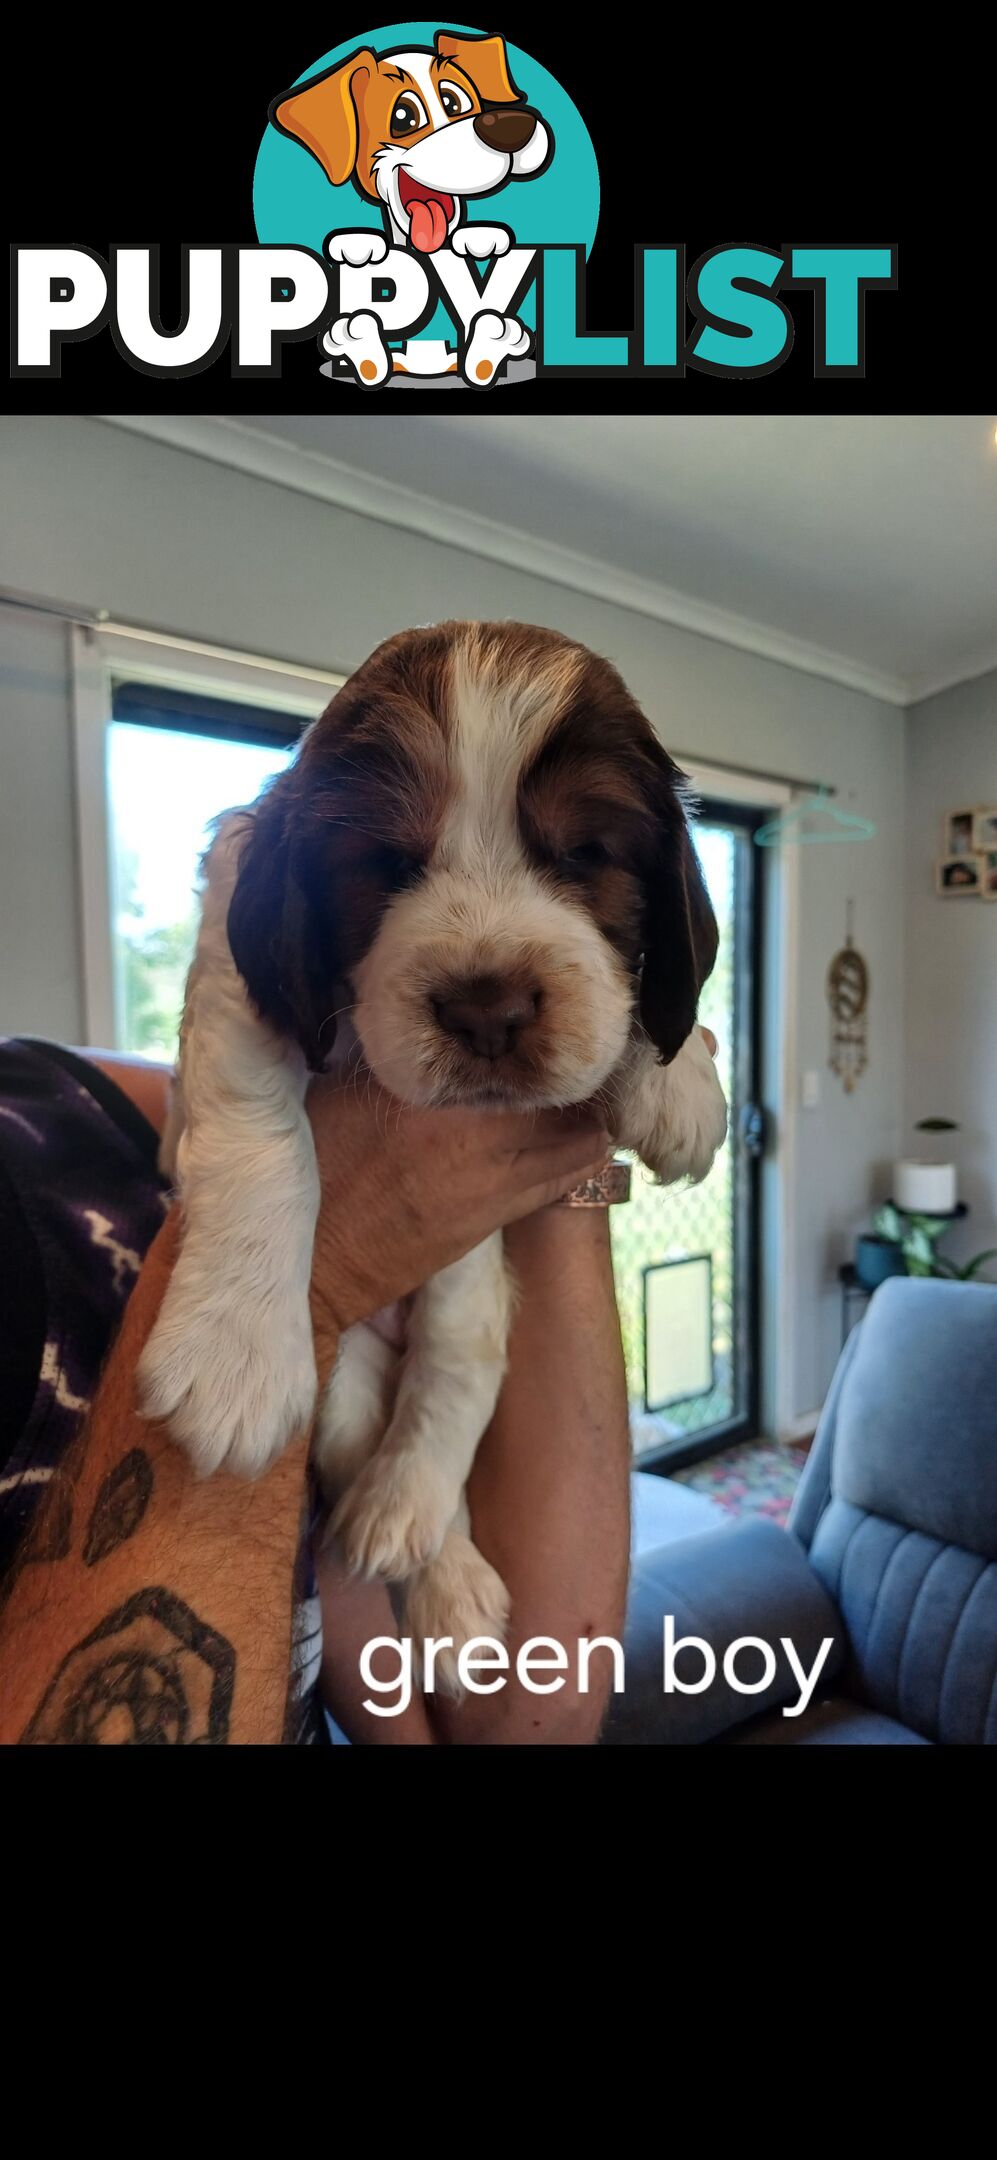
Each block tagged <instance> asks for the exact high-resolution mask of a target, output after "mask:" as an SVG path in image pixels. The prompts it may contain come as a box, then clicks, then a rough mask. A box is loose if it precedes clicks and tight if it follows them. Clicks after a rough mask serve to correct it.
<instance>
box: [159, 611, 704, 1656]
mask: <svg viewBox="0 0 997 2160" xmlns="http://www.w3.org/2000/svg"><path fill="white" fill-rule="evenodd" d="M716 944H717V932H716V924H715V921H714V918H713V913H712V909H711V907H710V903H709V899H708V896H707V893H706V889H705V886H704V883H703V878H702V874H701V872H700V869H699V866H698V863H697V859H696V855H695V852H694V849H693V847H692V843H691V840H690V837H689V831H688V826H687V822H686V813H685V807H684V803H683V797H682V776H681V774H680V773H679V771H678V768H677V767H676V766H675V765H674V764H673V762H672V760H671V758H670V757H669V756H668V754H667V752H666V751H665V750H663V749H662V747H661V745H660V744H659V742H658V741H657V738H656V736H655V734H654V732H653V730H652V728H651V727H650V725H649V723H648V721H647V720H646V719H645V717H644V715H643V713H642V712H641V711H640V709H639V707H638V706H637V704H636V703H635V701H634V699H633V698H632V697H631V696H630V694H629V692H628V691H627V689H626V687H625V685H624V683H623V682H622V680H621V678H620V676H619V675H618V673H617V672H616V669H615V668H614V667H613V666H611V664H610V663H609V662H608V661H607V660H604V659H600V658H599V657H598V656H597V655H595V654H594V653H591V652H589V651H587V650H586V648H585V647H583V646H581V645H578V644H575V643H573V642H571V641H570V640H568V639H567V638H564V637H561V636H560V635H558V634H557V633H555V632H553V631H549V630H543V629H539V628H536V627H533V626H531V625H527V624H521V623H443V624H440V625H438V626H436V627H433V628H429V629H422V630H408V631H404V632H402V633H401V634H400V635H399V636H397V637H393V638H390V639H389V640H388V641H387V643H385V644H384V645H382V646H380V647H379V648H378V650H377V651H376V652H375V653H374V654H373V655H372V656H371V658H370V659H369V660H368V661H366V662H365V663H364V665H363V666H362V667H361V668H359V669H358V670H357V672H356V673H355V674H354V675H353V676H352V677H351V678H350V680H349V682H347V683H346V684H345V686H344V687H343V689H342V690H340V691H339V692H338V694H337V695H336V697H334V698H333V700H332V703H331V704H330V706H329V708H328V710H327V712H326V713H325V714H324V715H323V717H322V719H321V720H319V721H317V722H316V723H315V725H314V726H313V727H312V729H311V730H310V731H309V733H308V735H307V736H306V737H305V740H304V742H303V744H302V747H301V750H300V753H299V755H298V758H297V760H296V762H295V764H294V765H293V766H292V767H291V768H290V769H289V771H288V772H287V773H286V774H284V775H283V776H282V777H281V779H280V780H278V781H277V782H276V784H275V785H274V786H272V788H271V789H270V791H269V793H267V794H266V795H265V796H264V797H263V798H261V801H260V803H259V804H258V805H257V807H256V808H255V810H251V811H248V812H237V813H233V814H232V815H231V816H230V817H229V818H228V819H226V820H224V821H223V822H222V826H221V829H220V831H219V834H218V837H217V839H216V841H215V843H214V845H213V847H212V849H211V850H210V853H209V856H208V858H207V886H206V892H205V898H204V915H203V923H202V930H201V935H200V939H199V943H198V951H197V957H196V960H195V964H194V967H193V969H192V971H191V978H190V983H189V986H188V998H187V1006H186V1011H185V1017H184V1026H183V1036H182V1055H181V1066H180V1096H181V1110H180V1113H179V1117H178V1120H177V1122H176V1123H175V1124H174V1127H173V1129H172V1132H171V1135H170V1138H169V1143H168V1145H169V1150H170V1151H171V1152H172V1151H173V1150H174V1149H175V1155H176V1170H177V1174H178V1179H179V1183H180V1188H181V1192H182V1196H183V1202H184V1212H185V1225H186V1227H185V1236H184V1243H183V1248H182V1251H181V1255H180V1258H179V1261H178V1264H177V1268H176V1271H175V1273H174V1276H173V1280H172V1282H171V1285H170V1288H169V1290H168V1292H167V1296H166V1300H165V1302H164V1306H163V1310H162V1314H161V1317H160V1320H159V1322H158V1324H157V1327H156V1329H155V1331H154V1333H153V1335H152V1337H151V1338H150V1342H149V1344H148V1346H147V1350H146V1353H145V1357H144V1360H143V1368H142V1380H143V1386H144V1391H145V1401H146V1405H147V1408H148V1409H149V1411H150V1412H151V1413H153V1414H156V1415H159V1416H165V1417H168V1418H169V1419H170V1420H171V1422H172V1426H173V1430H174V1432H175V1434H176V1436H177V1437H178V1438H179V1439H180V1440H182V1441H183V1442H184V1444H185V1445H186V1446H187V1447H188V1448H189V1450H190V1452H191V1454H192V1455H193V1457H194V1460H195V1461H196V1462H197V1463H198V1464H199V1466H200V1467H201V1468H202V1469H203V1470H212V1469H214V1468H216V1467H217V1466H218V1465H219V1464H221V1463H223V1462H224V1463H226V1464H227V1465H228V1466H229V1467H230V1468H232V1469H235V1470H238V1471H242V1472H245V1473H247V1474H250V1475H252V1474H255V1473H257V1472H258V1471H260V1470H262V1469H263V1468H265V1466H266V1464H267V1463H268V1462H269V1461H270V1460H271V1459H272V1457H273V1456H274V1455H275V1454H276V1453H277V1452H278V1451H279V1450H280V1449H281V1448H282V1447H283V1446H284V1444H285V1442H286V1441H287V1439H288V1438H289V1437H290V1435H291V1433H292V1432H293V1431H295V1430H296V1429H298V1428H299V1427H300V1426H301V1425H302V1424H303V1423H304V1422H306V1420H307V1419H308V1418H309V1417H310V1415H311V1413H312V1410H313V1407H314V1397H315V1371H314V1363H313V1357H312V1346H311V1337H310V1328H309V1315H308V1284H309V1277H310V1271H311V1258H312V1243H313V1235H314V1226H315V1218H316V1212H317V1206H318V1181H317V1173H316V1168H315V1162H314V1153H313V1149H312V1142H311V1135H310V1128H309V1126H308V1122H307V1119H306V1117H305V1114H304V1110H303V1101H304V1095H305V1090H306V1086H307V1081H308V1075H309V1072H316V1071H321V1070H324V1069H327V1068H328V1067H329V1066H330V1064H334V1063H335V1062H336V1061H337V1059H338V1058H342V1057H352V1058H353V1059H354V1060H360V1061H362V1064H363V1066H364V1067H365V1068H367V1069H368V1070H369V1072H370V1073H371V1074H372V1075H373V1077H374V1080H375V1081H377V1082H379V1083H380V1084H381V1086H382V1087H383V1088H384V1089H386V1090H387V1091H388V1092H389V1094H391V1095H393V1096H395V1097H396V1098H398V1099H400V1100H402V1101H404V1102H408V1103H412V1104H434V1105H443V1104H448V1103H464V1104H468V1103H490V1104H496V1103H503V1104H507V1105H510V1106H516V1107H520V1108H523V1109H527V1108H530V1107H539V1106H542V1105H566V1104H569V1103H575V1102H581V1101H584V1100H587V1099H588V1098H590V1097H592V1096H593V1095H595V1094H601V1096H602V1099H603V1100H604V1101H605V1103H606V1104H607V1105H608V1114H609V1121H610V1123H611V1126H612V1129H613V1131H614V1133H615V1135H616V1137H617V1139H618V1140H619V1141H620V1143H621V1144H623V1145H625V1146H629V1147H632V1148H634V1149H635V1150H636V1151H637V1153H638V1154H639V1155H640V1156H641V1157H642V1158H643V1160H644V1161H645V1162H646V1163H647V1164H648V1166H649V1167H650V1168H651V1169H652V1170H653V1171H654V1172H655V1173H656V1174H657V1175H658V1176H659V1177H660V1178H662V1179H664V1180H666V1181H670V1180H674V1179H677V1178H679V1177H683V1176H685V1175H690V1176H692V1177H694V1178H701V1177H703V1176H705V1174H706V1172H707V1170H708V1169H709V1167H710V1164H711V1162H712V1160H713V1156H714V1154H715V1152H716V1150H717V1148H718V1147H719V1146H720V1144H721V1142H722V1140H723V1137H724V1133H725V1130H726V1108H725V1104H724V1100H723V1095H722V1093H721V1090H720V1087H719V1083H718V1081H717V1078H716V1074H715V1070H714V1066H713V1063H712V1060H711V1059H710V1057H709V1055H708V1053H707V1051H706V1048H705V1045H704V1043H703V1041H702V1037H701V1036H700V1034H699V1032H698V1030H697V1028H696V1026H695V1020H696V1007H697V1000H698V997H699V992H700V989H701V987H702V984H703V982H704V980H705V978H706V976H707V975H708V974H709V973H710V970H711V968H712V966H713V961H714V958H715V954H716ZM181 1125H182V1126H183V1130H182V1136H180V1137H179V1145H177V1144H176V1143H177V1137H178V1134H179V1133H180V1129H181ZM508 1320H509V1286H508V1282H507V1278H506V1271H505V1266H504V1261H503V1253H502V1239H501V1236H500V1235H498V1236H496V1237H493V1238H490V1239H488V1240H487V1241H486V1242H485V1244H483V1245H481V1246H479V1247H478V1248H477V1249H476V1250H475V1251H474V1252H472V1253H470V1254H468V1255H467V1257H466V1258H465V1259H464V1260H461V1261H459V1262H457V1263H456V1264H455V1265H454V1266H453V1267H450V1268H447V1269H445V1270H444V1271H443V1273H442V1274H440V1275H437V1276H436V1277H434V1278H433V1280H432V1281H431V1282H429V1283H427V1284H426V1285H425V1287H424V1288H423V1289H422V1290H421V1291H420V1292H418V1293H417V1294H416V1297H415V1300H414V1305H413V1309H412V1313H411V1315H410V1321H409V1330H408V1341H407V1347H406V1349H405V1351H404V1353H399V1351H398V1350H397V1349H395V1348H393V1347H392V1346H391V1344H389V1343H388V1342H387V1341H386V1340H385V1339H384V1338H383V1336H382V1335H380V1334H379V1333H377V1332H375V1331H374V1330H372V1329H371V1328H369V1327H367V1326H366V1325H364V1326H361V1327H358V1328H354V1329H351V1330H350V1331H349V1333H348V1334H347V1336H346V1337H345V1338H344V1341H343V1344H342V1348H341V1353H340V1358H339V1362H338V1364H337V1368H336V1372H335V1374H334V1376H333V1380H332V1382H331V1384H330V1388H329V1391H328V1394H327V1397H326V1399H325V1401H324V1403H323V1404H322V1406H321V1408H320V1411H319V1416H318V1421H317V1427H316V1432H317V1442H316V1447H317V1457H318V1462H319V1466H320V1470H321V1474H322V1476H323V1479H324V1481H325V1484H326V1488H327V1491H328V1492H329V1495H330V1497H331V1498H332V1499H334V1500H336V1501H337V1506H336V1511H335V1515H334V1518H333V1521H334V1527H335V1530H336V1532H337V1534H338V1535H339V1537H340V1538H341V1540H342V1542H343V1545H344V1547H345V1550H346V1553H347V1556H348V1558H349V1560H350V1561H351V1563H352V1564H353V1565H354V1566H355V1567H358V1568H361V1569H364V1570H366V1571H368V1572H371V1573H379V1574H382V1575H385V1576H387V1577H389V1578H391V1579H394V1580H402V1581H404V1582H405V1583H406V1585H407V1597H406V1612H407V1622H408V1626H409V1628H410V1631H411V1632H412V1634H413V1636H414V1637H416V1638H424V1637H425V1636H427V1635H434V1636H436V1637H439V1636H441V1635H449V1636H452V1637H454V1639H455V1643H456V1645H457V1647H458V1648H459V1645H460V1643H461V1642H462V1641H463V1640H465V1639H467V1637H468V1636H469V1635H472V1634H477V1633H482V1634H493V1635H494V1634H496V1633H501V1629H502V1626H503V1624H504V1617H505V1593H504V1590H503V1587H502V1585H501V1583H500V1582H499V1580H498V1578H497V1577H496V1576H495V1574H494V1572H493V1570H491V1569H490V1568H489V1567H488V1566H487V1564H486V1563H485V1561H484V1560H483V1559H482V1557H481V1555H480V1554H479V1553H478V1552H477V1551H476V1548H475V1547H474V1545H473V1543H472V1542H471V1539H470V1535H469V1524H468V1520H467V1510H466V1503H465V1500H464V1487H465V1484H466V1480H467V1476H468V1473H469V1471H470V1468H471V1464H472V1462H473V1458H474V1453H475V1450H476V1448H477V1445H478V1442H479V1440H480V1438H481V1434H482V1433H483V1431H484V1430H485V1427H486V1425H487V1424H488V1421H489V1419H490V1417H491V1414H492V1411H493V1409H494V1406H495V1401H496V1398H497V1395H498V1390H499V1387H500V1385H501V1380H502V1374H503V1371H504V1366H505V1352H506V1334H507V1329H508ZM450 1670H451V1675H452V1667H451V1669H450ZM447 1676H448V1668H447V1667H446V1665H445V1664H444V1665H443V1666H442V1667H440V1668H438V1677H440V1678H442V1679H444V1680H445V1679H446V1678H447Z"/></svg>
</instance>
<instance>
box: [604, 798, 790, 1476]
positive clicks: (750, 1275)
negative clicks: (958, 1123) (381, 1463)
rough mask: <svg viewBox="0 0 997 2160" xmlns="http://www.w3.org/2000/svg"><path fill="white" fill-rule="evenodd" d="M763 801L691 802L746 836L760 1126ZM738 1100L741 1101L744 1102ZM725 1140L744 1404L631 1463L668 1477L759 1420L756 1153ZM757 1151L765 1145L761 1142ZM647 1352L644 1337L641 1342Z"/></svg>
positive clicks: (748, 1093) (708, 820) (747, 1092)
mask: <svg viewBox="0 0 997 2160" xmlns="http://www.w3.org/2000/svg"><path fill="white" fill-rule="evenodd" d="M768 814H769V813H768V808H767V806H763V805H758V804H753V803H746V802H743V801H739V800H737V799H735V798H732V797H730V796H723V795H720V794H718V793H717V792H715V790H714V789H713V788H712V787H711V788H710V789H709V790H707V789H706V788H705V787H704V789H703V792H702V793H701V794H700V795H699V798H698V801H697V804H696V822H697V824H700V823H701V824H703V825H711V824H715V825H721V826H723V825H726V826H728V827H731V826H732V827H734V828H736V829H737V831H738V832H740V833H742V834H743V835H744V837H745V839H746V842H747V853H742V854H741V857H740V864H739V868H738V877H739V879H740V877H742V876H743V874H744V870H745V869H747V874H748V879H749V892H748V921H747V935H746V943H745V945H744V946H743V947H742V950H741V951H740V952H737V953H735V966H734V1006H735V1022H736V1024H738V1025H740V1022H741V1017H742V1016H741V1014H740V1012H739V1009H738V1008H739V1005H740V1002H741V998H742V995H743V983H744V979H745V970H746V971H747V979H748V984H749V990H748V995H749V998H750V1012H749V1014H748V1041H747V1049H746V1070H745V1072H744V1074H743V1075H742V1076H740V1077H741V1079H742V1094H743V1103H749V1102H750V1103H756V1104H758V1105H760V1106H761V1107H762V1112H763V1116H764V1117H765V1121H766V1126H768V1122H769V1120H768V1115H767V1112H766V1111H765V1108H764V1104H763V1100H762V1078H763V1047H764V996H765V983H764V973H763V969H764V954H765V923H764V909H765V881H764V878H763V875H762V869H763V865H762V861H761V857H760V854H759V851H758V850H757V849H756V848H755V846H754V845H753V842H754V835H755V833H756V832H757V831H758V830H759V828H760V826H762V825H763V824H764V823H765V819H766V817H767V816H768ZM734 906H735V922H737V919H738V915H739V914H741V916H742V920H743V898H742V894H741V892H740V890H738V889H737V888H735V901H734ZM743 1103H742V1107H743ZM727 1145H728V1146H736V1147H737V1148H738V1154H739V1159H738V1171H737V1175H738V1180H739V1181H740V1179H742V1178H743V1179H744V1180H745V1182H746V1189H745V1190H744V1191H743V1193H742V1192H740V1191H738V1189H737V1186H736V1185H735V1187H734V1203H733V1221H732V1255H731V1273H732V1277H733V1279H734V1281H735V1282H736V1281H737V1271H738V1269H739V1267H740V1265H741V1260H742V1255H741V1253H740V1251H739V1240H740V1236H741V1222H742V1218H743V1217H744V1216H746V1218H747V1251H746V1253H745V1254H744V1255H743V1259H744V1264H745V1280H744V1285H743V1289H742V1290H741V1295H742V1296H743V1298H744V1301H745V1311H744V1324H743V1331H742V1339H743V1342H744V1346H745V1355H746V1357H747V1362H748V1386H747V1392H746V1397H745V1405H744V1409H743V1410H741V1411H739V1413H738V1415H737V1416H736V1417H732V1418H728V1419H726V1420H725V1422H724V1423H723V1424H721V1425H714V1426H711V1428H710V1430H709V1432H708V1433H704V1434H702V1435H700V1434H690V1435H689V1437H688V1439H686V1440H667V1441H663V1442H662V1445H661V1447H660V1448H654V1449H651V1450H649V1451H648V1452H647V1453H646V1454H644V1453H642V1454H641V1455H640V1456H639V1457H638V1459H637V1462H636V1464H635V1467H636V1468H637V1469H639V1470H649V1471H651V1473H652V1474H653V1475H655V1476H659V1477H667V1476H669V1475H670V1474H671V1472H672V1471H673V1470H682V1469H685V1468H687V1467H688V1465H689V1464H690V1463H695V1462H703V1461H704V1460H705V1459H706V1458H707V1457H708V1456H710V1455H717V1454H719V1453H720V1451H721V1450H722V1449H723V1448H725V1447H733V1446H734V1445H735V1444H736V1443H737V1442H738V1441H739V1440H754V1439H756V1438H757V1437H758V1433H759V1428H760V1422H761V1401H762V1387H761V1372H762V1266H761V1262H762V1235H761V1211H762V1205H763V1191H762V1155H752V1156H750V1157H743V1156H742V1155H741V1152H740V1135H739V1134H738V1133H733V1132H732V1133H731V1136H730V1137H729V1139H728V1142H727ZM763 1153H764V1148H763ZM645 1358H646V1345H645Z"/></svg>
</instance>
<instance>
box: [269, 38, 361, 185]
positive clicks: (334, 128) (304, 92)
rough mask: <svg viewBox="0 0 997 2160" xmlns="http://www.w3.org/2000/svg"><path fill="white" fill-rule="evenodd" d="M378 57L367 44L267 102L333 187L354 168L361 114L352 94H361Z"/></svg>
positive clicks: (275, 120) (284, 132)
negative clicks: (307, 80) (348, 56)
mask: <svg viewBox="0 0 997 2160" xmlns="http://www.w3.org/2000/svg"><path fill="white" fill-rule="evenodd" d="M376 73H377V60H376V58H375V56H374V54H373V53H372V52H370V51H369V50H368V48H367V47H366V46H364V47H363V49H362V50H361V51H360V52H355V53H353V54H351V56H350V58H349V59H348V60H341V61H340V62H339V65H338V67H334V68H330V69H329V71H328V73H327V74H325V75H316V76H315V77H314V78H313V80H312V81H311V82H307V83H302V84H300V86H298V87H297V88H295V89H293V90H282V91H281V93H280V95H279V97H275V98H274V100H273V103H272V105H271V107H270V119H271V121H272V123H273V125H274V127H275V128H279V130H280V133H281V134H282V135H290V137H291V138H292V141H294V142H300V143H304V146H305V149H306V150H310V151H311V154H312V156H313V158H316V159H317V160H318V163H319V164H320V165H321V167H322V171H323V172H324V173H325V176H326V178H327V180H331V182H332V185H333V187H342V185H343V182H344V181H345V180H348V179H349V178H350V176H351V174H352V173H353V172H354V171H355V169H356V162H357V150H358V147H359V120H358V117H357V107H356V98H357V97H358V96H361V95H362V94H363V91H364V90H365V88H366V86H367V84H368V82H369V81H370V79H371V76H372V75H376Z"/></svg>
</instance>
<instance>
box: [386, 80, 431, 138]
mask: <svg viewBox="0 0 997 2160" xmlns="http://www.w3.org/2000/svg"><path fill="white" fill-rule="evenodd" d="M428 126H429V120H428V118H427V114H426V108H425V106H424V104H423V102H422V99H421V98H417V97H416V95H415V92H414V91H412V90H407V91H406V93H405V96H404V97H400V98H399V100H398V103H397V105H396V106H395V109H394V111H393V113H392V115H391V132H392V134H393V135H414V134H415V133H416V132H417V130H418V129H419V128H424V127H428Z"/></svg>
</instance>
